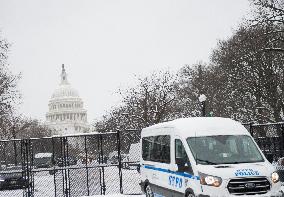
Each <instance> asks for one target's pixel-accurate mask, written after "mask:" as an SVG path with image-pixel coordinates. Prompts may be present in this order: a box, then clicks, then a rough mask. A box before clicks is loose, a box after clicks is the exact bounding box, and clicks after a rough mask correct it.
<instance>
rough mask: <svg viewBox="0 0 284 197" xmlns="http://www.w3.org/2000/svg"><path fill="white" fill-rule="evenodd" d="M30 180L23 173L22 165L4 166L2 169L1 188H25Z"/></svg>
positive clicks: (0, 172) (0, 173) (0, 174)
mask: <svg viewBox="0 0 284 197" xmlns="http://www.w3.org/2000/svg"><path fill="white" fill-rule="evenodd" d="M28 184H29V182H28V180H27V179H25V177H24V176H23V173H22V167H21V166H13V167H7V168H2V169H1V171H0V190H6V189H9V190H10V189H23V188H26V187H27V186H28Z"/></svg>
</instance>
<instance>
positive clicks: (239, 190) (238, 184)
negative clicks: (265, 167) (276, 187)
mask: <svg viewBox="0 0 284 197" xmlns="http://www.w3.org/2000/svg"><path fill="white" fill-rule="evenodd" d="M227 187H228V190H229V193H230V194H234V195H255V194H265V193H267V192H268V191H269V190H270V182H269V181H268V180H267V179H266V178H265V177H250V178H235V179H231V180H230V181H229V183H228V186H227Z"/></svg>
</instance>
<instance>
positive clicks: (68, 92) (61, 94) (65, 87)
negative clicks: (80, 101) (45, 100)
mask: <svg viewBox="0 0 284 197" xmlns="http://www.w3.org/2000/svg"><path fill="white" fill-rule="evenodd" d="M67 97H69V98H70V97H71V98H79V94H78V92H77V90H75V89H74V88H72V87H71V85H70V84H62V85H60V87H59V88H57V89H56V90H55V91H54V92H53V94H52V96H51V99H60V98H67Z"/></svg>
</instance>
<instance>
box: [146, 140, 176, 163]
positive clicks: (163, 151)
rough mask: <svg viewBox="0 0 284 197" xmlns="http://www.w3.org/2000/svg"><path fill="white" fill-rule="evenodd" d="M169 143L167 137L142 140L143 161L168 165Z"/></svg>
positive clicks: (169, 157)
mask: <svg viewBox="0 0 284 197" xmlns="http://www.w3.org/2000/svg"><path fill="white" fill-rule="evenodd" d="M170 141H171V140H170V136H169V135H158V136H149V137H144V138H142V158H143V160H145V161H154V162H160V163H170V161H171V156H170V155H171V154H170Z"/></svg>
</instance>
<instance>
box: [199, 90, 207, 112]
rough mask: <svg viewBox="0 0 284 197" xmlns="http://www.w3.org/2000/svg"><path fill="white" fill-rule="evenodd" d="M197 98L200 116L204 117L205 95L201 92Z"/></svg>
mask: <svg viewBox="0 0 284 197" xmlns="http://www.w3.org/2000/svg"><path fill="white" fill-rule="evenodd" d="M198 99H199V102H200V103H201V107H202V117H205V116H206V110H205V102H206V96H205V95H204V94H201V95H200V96H199V98H198Z"/></svg>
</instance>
